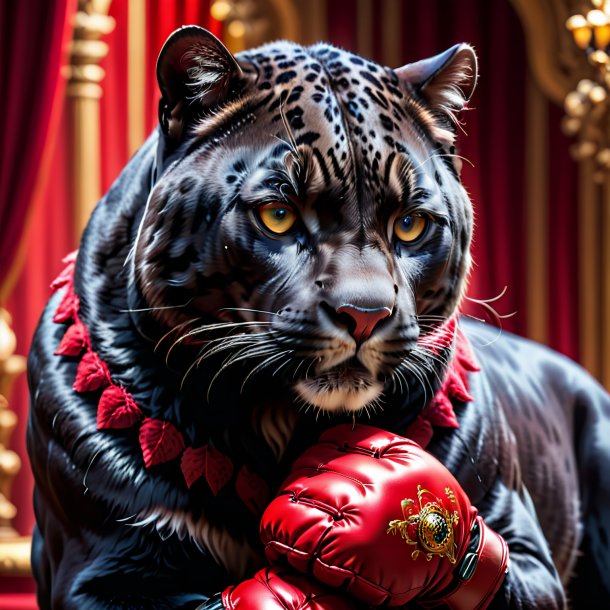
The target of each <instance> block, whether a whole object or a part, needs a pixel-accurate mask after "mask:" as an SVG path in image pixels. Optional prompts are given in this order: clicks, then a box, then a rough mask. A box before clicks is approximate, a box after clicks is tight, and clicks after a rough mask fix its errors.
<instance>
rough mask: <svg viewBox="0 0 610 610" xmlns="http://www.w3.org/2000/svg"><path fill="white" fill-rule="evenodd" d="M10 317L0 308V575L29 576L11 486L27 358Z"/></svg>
mask: <svg viewBox="0 0 610 610" xmlns="http://www.w3.org/2000/svg"><path fill="white" fill-rule="evenodd" d="M10 324H11V317H10V315H9V313H8V312H7V311H6V310H5V309H2V308H0V575H2V576H26V575H28V574H29V573H30V546H31V539H30V537H29V536H19V534H18V533H17V531H16V530H15V529H14V528H13V526H12V520H13V519H14V518H15V515H16V514H17V508H16V507H15V505H14V504H13V503H12V502H11V486H12V484H13V480H14V478H15V476H16V475H17V473H18V472H19V470H20V469H21V460H20V459H19V456H18V455H17V454H16V453H15V452H14V451H12V450H11V449H9V444H10V439H11V435H12V433H13V431H14V430H15V426H16V425H17V416H16V415H15V413H14V412H13V411H11V410H10V409H9V406H8V400H9V399H10V395H11V390H12V386H13V383H14V382H15V380H16V379H17V377H18V376H19V375H21V374H22V373H23V372H24V371H25V368H26V361H25V357H24V356H17V355H15V353H14V352H15V347H16V338H15V333H14V332H13V331H12V329H11V327H10Z"/></svg>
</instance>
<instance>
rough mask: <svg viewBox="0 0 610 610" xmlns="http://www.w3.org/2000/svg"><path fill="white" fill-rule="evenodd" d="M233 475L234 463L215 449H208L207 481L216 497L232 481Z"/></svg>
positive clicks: (206, 460)
mask: <svg viewBox="0 0 610 610" xmlns="http://www.w3.org/2000/svg"><path fill="white" fill-rule="evenodd" d="M232 475H233V462H231V460H230V459H229V458H228V457H227V456H226V455H225V454H224V453H222V452H220V451H218V449H216V448H215V447H208V450H207V451H206V452H205V479H206V481H207V482H208V485H209V486H210V489H211V490H212V493H213V494H214V495H215V496H217V495H218V492H219V491H220V490H221V489H222V488H223V487H224V486H225V485H226V484H227V483H228V482H229V481H230V480H231V476H232Z"/></svg>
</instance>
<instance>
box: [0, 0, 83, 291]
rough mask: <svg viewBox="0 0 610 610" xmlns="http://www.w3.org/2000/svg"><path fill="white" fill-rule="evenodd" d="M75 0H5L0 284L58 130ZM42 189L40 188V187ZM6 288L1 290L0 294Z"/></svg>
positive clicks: (0, 68)
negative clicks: (63, 73) (61, 71)
mask: <svg viewBox="0 0 610 610" xmlns="http://www.w3.org/2000/svg"><path fill="white" fill-rule="evenodd" d="M74 4H75V3H74V2H73V1H72V0H24V1H22V2H1V3H0V83H2V90H3V92H4V93H3V95H1V96H0V116H1V117H2V118H3V129H2V133H1V135H0V158H1V159H2V162H1V163H0V227H2V239H0V261H1V264H0V288H1V287H2V285H3V283H4V281H5V280H6V279H7V277H8V275H9V273H10V272H11V270H12V269H13V265H14V264H15V263H16V260H15V259H16V255H17V251H18V248H19V245H20V244H21V243H22V237H23V231H24V226H25V224H26V219H27V217H28V214H29V212H30V211H31V204H32V202H33V200H34V195H35V194H36V193H38V194H39V193H40V189H41V187H42V181H43V179H44V177H45V174H46V172H45V170H46V169H47V167H46V163H45V161H47V162H48V160H49V157H48V156H47V157H46V158H45V155H44V153H45V151H46V150H48V145H49V142H50V140H51V139H52V137H53V135H54V134H55V131H56V128H57V124H58V118H59V110H60V102H61V99H62V94H63V84H64V83H63V79H62V78H61V76H60V68H61V66H62V64H64V63H65V53H66V50H67V44H66V43H67V42H68V41H69V36H70V34H71V28H70V25H71V20H70V19H69V17H70V16H71V15H72V11H73V8H74ZM37 189H38V190H37ZM1 294H2V292H1V291H0V295H1Z"/></svg>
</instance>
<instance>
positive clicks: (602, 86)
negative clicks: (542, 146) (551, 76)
mask: <svg viewBox="0 0 610 610" xmlns="http://www.w3.org/2000/svg"><path fill="white" fill-rule="evenodd" d="M566 28H567V29H568V30H569V32H570V33H571V35H572V39H573V41H574V43H575V44H576V46H577V47H578V48H579V49H581V50H582V51H583V52H584V53H585V54H586V57H587V59H588V62H589V64H590V66H591V75H590V77H588V78H583V79H581V80H580V81H579V82H578V84H577V85H576V88H575V89H574V91H571V92H570V93H568V95H567V96H566V98H565V100H564V109H565V113H566V116H565V117H564V118H563V121H562V128H563V131H564V132H565V133H566V134H567V135H569V136H575V135H577V134H579V135H580V137H579V141H578V143H576V144H574V145H573V146H572V147H571V149H570V150H571V153H572V156H573V157H574V158H575V159H576V160H578V161H580V160H583V159H591V160H592V161H593V162H594V163H595V165H596V170H595V172H594V178H595V180H596V181H597V182H602V181H603V180H604V178H605V176H606V175H607V173H608V172H609V171H610V145H609V143H608V135H609V132H610V113H609V112H608V108H609V102H610V99H609V95H608V94H609V90H610V0H591V3H590V10H589V11H587V12H586V13H585V14H577V15H572V16H571V17H570V18H569V19H568V20H567V21H566Z"/></svg>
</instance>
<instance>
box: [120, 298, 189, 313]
mask: <svg viewBox="0 0 610 610" xmlns="http://www.w3.org/2000/svg"><path fill="white" fill-rule="evenodd" d="M192 300H193V299H192V298H190V299H189V300H188V301H187V302H186V303H182V304H181V305H159V306H158V307H142V308H140V309H119V311H120V312H121V313H138V312H142V311H163V310H165V309H182V308H183V307H188V306H189V305H190V304H191V302H192Z"/></svg>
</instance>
